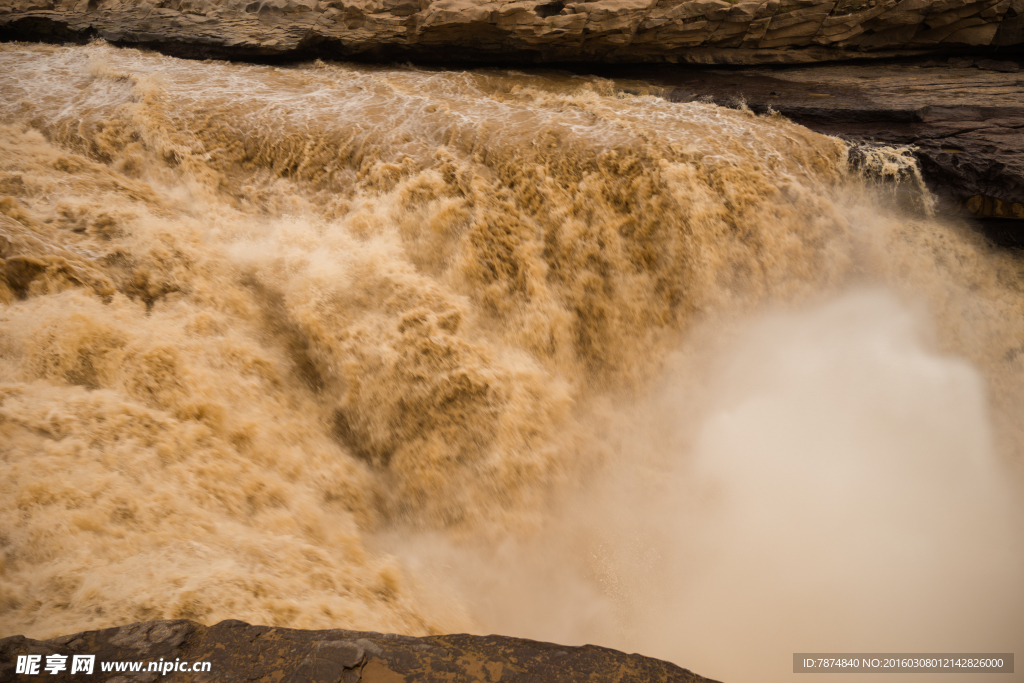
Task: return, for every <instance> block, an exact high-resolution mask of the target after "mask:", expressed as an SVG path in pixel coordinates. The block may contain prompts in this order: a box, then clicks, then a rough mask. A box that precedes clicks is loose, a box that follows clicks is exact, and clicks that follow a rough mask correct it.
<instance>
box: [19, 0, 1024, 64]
mask: <svg viewBox="0 0 1024 683" xmlns="http://www.w3.org/2000/svg"><path fill="white" fill-rule="evenodd" d="M69 35H78V36H85V35H96V36H99V37H102V38H105V39H107V40H109V41H111V42H117V43H125V44H134V45H149V46H153V47H157V48H159V49H162V50H164V51H168V52H170V53H172V54H177V55H179V56H210V57H228V58H252V57H255V56H274V55H277V56H283V55H290V56H292V57H295V56H303V55H304V56H312V55H316V56H324V57H331V58H344V59H350V58H358V59H366V60H373V61H381V60H385V61H389V60H405V59H412V60H415V61H442V62H444V63H451V62H452V61H453V60H462V61H467V60H475V61H486V62H490V63H505V64H508V63H516V64H540V63H569V62H577V63H579V62H583V63H598V62H604V63H639V62H645V63H651V62H669V63H684V62H691V63H704V64H710V63H729V64H761V63H794V62H805V63H806V62H820V61H824V60H834V59H850V58H860V57H866V56H894V55H906V54H920V53H924V52H935V51H939V52H948V51H950V50H964V49H979V48H987V49H989V50H994V49H1006V48H1009V47H1013V46H1020V45H1022V44H1024V0H582V1H580V0H252V1H250V0H9V1H8V2H5V3H0V37H2V38H4V39H7V40H10V39H18V37H19V36H20V39H22V40H37V39H45V38H46V37H47V36H53V37H59V36H63V37H67V36H69Z"/></svg>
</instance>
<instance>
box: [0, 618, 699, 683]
mask: <svg viewBox="0 0 1024 683" xmlns="http://www.w3.org/2000/svg"><path fill="white" fill-rule="evenodd" d="M32 655H35V656H38V657H39V658H40V659H39V660H38V663H39V664H40V666H39V674H41V675H42V676H43V677H44V678H45V679H46V680H47V681H52V682H53V683H59V682H63V681H71V680H83V679H88V680H91V681H97V682H99V681H111V683H122V682H124V681H129V680H130V681H136V682H138V683H151V682H152V681H156V680H161V681H167V682H168V683H173V682H174V681H189V682H190V683H204V682H205V681H217V682H218V683H247V682H249V681H272V682H274V683H342V682H344V683H357V682H360V681H361V682H363V683H402V682H403V681H408V682H410V683H411V682H412V681H434V680H444V681H451V682H452V683H458V682H460V681H480V682H481V683H483V682H496V681H502V682H503V683H520V682H521V683H532V682H534V681H559V682H560V683H575V682H577V681H579V682H582V681H587V682H588V683H601V682H603V681H608V682H609V683H610V682H612V681H617V682H623V683H625V682H628V681H638V682H639V681H644V682H645V683H646V682H651V683H654V682H660V683H715V682H714V681H710V680H709V679H706V678H703V677H701V676H698V675H697V674H695V673H692V672H690V671H687V670H686V669H681V668H679V667H678V666H675V665H674V664H670V663H668V662H663V661H661V660H658V659H650V658H648V657H642V656H640V655H627V654H624V653H622V652H618V651H616V650H609V649H607V648H602V647H594V646H592V645H587V646H584V647H566V646H562V645H554V644H551V643H539V642H535V641H532V640H523V639H520V638H507V637H503V636H470V635H450V636H430V637H425V638H413V637H410V636H396V635H387V634H380V633H366V632H357V631H342V630H331V631H301V630H294V629H284V628H271V627H268V626H250V625H249V624H246V623H243V622H241V621H224V622H221V623H219V624H217V625H216V626H210V627H206V626H202V625H200V624H197V623H194V622H191V621H185V620H176V621H150V622H143V623H138V624H130V625H128V626H122V627H118V628H108V629H104V630H101V631H87V632H85V633H76V634H74V635H69V636H64V637H61V638H55V639H53V640H45V641H39V640H31V639H28V638H24V637H21V636H14V637H10V638H4V639H2V640H0V681H5V682H6V681H22V680H23V681H34V680H39V678H40V675H39V674H37V675H27V674H19V673H18V672H17V660H18V657H19V656H21V657H27V656H32ZM54 655H56V656H57V657H56V660H55V661H56V662H59V663H62V664H63V665H64V666H65V668H64V669H63V670H58V671H56V672H54V673H51V672H48V671H45V670H44V669H43V667H45V666H46V663H47V662H48V661H52V660H48V659H47V658H49V657H53V656H54ZM75 655H93V656H94V657H95V659H94V660H93V662H92V665H93V673H92V675H87V674H83V673H81V672H79V673H76V674H71V665H70V664H69V663H70V662H73V661H74V656H75ZM61 658H64V659H63V660H62V659H61ZM23 661H26V660H23ZM150 662H153V663H156V664H158V665H159V666H157V667H156V668H157V669H158V670H160V673H155V672H154V671H150V670H149V669H150V667H149V664H150ZM182 662H184V664H182ZM111 663H115V664H114V665H111V666H110V667H109V668H111V669H116V668H117V667H116V663H120V664H122V665H123V664H125V663H141V665H140V666H141V670H140V671H139V672H128V673H125V670H126V668H125V667H124V666H122V667H121V668H122V672H120V673H118V672H117V671H116V670H114V671H103V668H104V664H111ZM165 663H167V664H173V666H165ZM196 664H199V666H198V667H196ZM165 669H166V672H164V670H165ZM182 669H188V670H187V671H183V670H182ZM192 669H196V670H195V671H193V670H192Z"/></svg>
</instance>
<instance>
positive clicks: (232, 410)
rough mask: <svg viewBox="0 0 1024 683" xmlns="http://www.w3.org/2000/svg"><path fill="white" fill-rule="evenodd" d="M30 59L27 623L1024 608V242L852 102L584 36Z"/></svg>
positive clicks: (999, 647) (420, 626)
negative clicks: (551, 41)
mask: <svg viewBox="0 0 1024 683" xmlns="http://www.w3.org/2000/svg"><path fill="white" fill-rule="evenodd" d="M0 66H2V68H0V92H2V93H3V97H2V98H0V195H3V197H2V198H0V211H2V215H0V249H2V254H0V256H2V257H3V259H4V261H3V263H4V266H3V267H4V270H3V273H2V274H3V276H4V278H3V280H0V282H2V283H3V284H2V285H0V462H2V467H3V476H2V477H0V491H2V495H0V549H2V552H3V555H2V564H0V634H2V635H11V634H15V633H20V634H25V635H29V636H33V637H50V636H55V635H58V634H62V633H71V632H74V631H79V630H84V629H92V628H100V627H106V626H110V625H115V624H120V623H125V622H130V621H137V620H143V619H152V618H179V617H184V618H190V619H195V620H198V621H202V622H204V623H215V622H217V621H219V620H222V619H227V618H234V619H241V620H244V621H248V622H251V623H260V624H272V625H283V626H291V627H302V628H328V627H339V628H347V629H362V630H378V631H387V632H399V633H409V634H426V633H451V632H465V631H469V632H481V633H489V632H501V633H507V634H509V635H520V636H526V637H534V638H544V639H550V640H554V641H557V642H566V643H570V642H571V643H582V642H595V643H598V644H601V645H607V646H610V647H617V648H623V649H629V650H630V651H633V650H636V651H640V652H642V653H643V654H648V655H652V656H658V657H663V658H667V659H671V660H673V661H676V662H678V663H680V664H681V665H683V666H687V667H689V668H692V669H694V670H696V671H698V672H700V673H702V674H704V675H708V676H711V677H713V678H721V679H724V680H782V679H784V678H787V676H788V674H787V671H788V667H789V665H790V662H791V654H792V652H796V651H811V650H815V649H817V650H818V651H866V650H877V651H913V650H914V649H915V648H918V651H935V650H946V649H948V650H958V651H967V650H971V649H973V650H975V651H1006V650H1007V649H1008V648H1009V649H1012V644H1013V643H1014V642H1016V643H1019V642H1020V640H1019V636H1020V634H1021V633H1022V625H1021V617H1020V609H1019V608H1020V607H1021V604H1022V596H1021V591H1022V587H1021V582H1020V576H1021V572H1020V570H1021V569H1022V568H1024V565H1022V563H1021V552H1020V551H1021V548H1020V540H1019V539H1020V538H1022V537H1024V536H1021V535H1020V534H1019V530H1020V523H1021V519H1022V514H1021V508H1020V490H1021V489H1020V467H1021V464H1022V462H1024V460H1022V458H1024V428H1022V425H1021V419H1020V416H1021V414H1022V406H1024V402H1022V396H1024V262H1022V261H1021V258H1020V256H1019V254H1015V253H1010V252H998V251H992V250H991V249H990V248H989V247H987V246H986V245H985V244H984V243H983V242H982V241H981V240H980V239H979V238H978V237H977V236H975V235H974V234H973V233H972V232H971V231H970V230H968V229H966V228H965V227H964V226H963V225H960V224H957V223H955V222H951V221H949V220H940V219H937V218H932V217H929V216H928V215H927V213H926V212H925V211H924V209H925V208H926V205H927V202H926V201H923V200H922V201H921V202H919V203H918V207H917V208H916V209H907V208H905V207H901V206H900V205H899V203H898V202H896V201H894V200H893V198H892V197H893V195H892V193H891V191H890V190H888V189H886V188H885V187H881V186H878V185H876V184H874V183H873V182H872V181H870V179H867V178H865V177H863V176H862V172H860V171H857V172H855V171H853V170H851V169H850V167H849V166H848V164H847V159H848V149H847V147H846V145H845V143H843V142H842V141H840V140H838V139H836V138H832V137H828V136H824V135H820V134H816V133H813V132H811V131H810V130H807V129H806V128H803V127H801V126H799V125H796V124H794V123H791V122H789V121H787V120H786V119H784V118H782V117H780V116H757V115H755V114H753V113H751V112H749V111H742V110H735V109H726V108H721V107H717V106H715V105H712V104H706V103H701V102H689V103H673V102H669V101H667V100H666V99H664V98H662V97H655V96H653V95H650V94H645V92H648V91H644V90H643V89H642V88H641V89H640V90H637V89H636V88H635V87H634V86H630V88H631V89H633V90H634V91H635V94H628V93H624V92H623V87H625V86H623V85H622V84H620V83H616V82H614V81H611V80H607V79H601V78H596V77H587V76H572V75H569V74H560V73H548V72H545V73H522V72H516V71H504V70H482V71H470V72H465V71H458V72H455V71H451V72H449V71H443V70H437V69H430V70H421V69H417V68H414V67H411V66H408V67H370V66H354V65H345V64H327V63H323V62H315V63H307V64H301V65H294V66H288V67H281V66H259V65H245V64H230V63H226V62H216V61H206V62H194V61H182V60H176V59H174V58H171V57H166V56H161V55H158V54H153V53H147V52H142V51H137V50H131V49H116V48H113V47H110V46H107V45H105V44H103V43H93V44H90V45H86V46H67V47H62V46H50V45H32V44H22V43H7V44H4V45H2V46H0ZM907 163H909V162H908V157H907V155H906V154H905V153H903V152H900V151H899V150H890V151H888V152H886V151H884V150H883V151H881V152H879V153H878V157H877V159H875V170H876V171H878V172H880V173H882V174H883V175H884V174H886V173H888V174H889V175H890V176H893V177H896V176H900V177H904V176H907V172H906V169H907V166H906V165H907ZM901 169H902V170H901ZM901 174H902V175H901ZM910 175H913V174H910ZM907 177H909V176H907ZM907 182H911V181H909V180H908V181H907ZM918 189H920V188H918ZM814 539H818V540H817V541H815V540H814ZM865 549H866V550H865ZM935 596H942V599H941V600H939V599H936V598H935ZM1015 638H1016V640H1014V639H1015ZM737 648H739V651H742V653H743V654H742V655H737V654H736V652H737ZM776 655H778V657H779V661H778V662H776V661H775V660H774V659H772V658H773V657H775V656H776ZM765 662H771V663H767V664H766V663H765ZM780 662H781V663H780ZM844 680H845V679H844Z"/></svg>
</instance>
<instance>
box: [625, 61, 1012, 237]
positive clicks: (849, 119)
mask: <svg viewBox="0 0 1024 683" xmlns="http://www.w3.org/2000/svg"><path fill="white" fill-rule="evenodd" d="M610 75H612V74H610ZM613 75H616V76H619V77H635V78H642V79H643V80H645V81H647V82H651V83H655V84H658V85H661V86H663V87H665V88H666V96H667V97H669V98H670V99H672V100H674V101H677V102H687V101H692V100H696V99H700V98H706V99H710V100H711V101H714V102H716V103H718V104H723V105H726V106H747V107H749V108H750V109H751V110H753V111H756V112H759V113H764V112H767V111H769V109H771V110H774V111H777V112H779V113H781V114H782V115H784V116H786V117H788V118H790V119H792V120H794V121H796V122H798V123H801V124H803V125H805V126H807V127H809V128H811V129H813V130H816V131H819V132H822V133H827V134H830V135H836V136H838V137H841V138H843V139H845V140H847V141H850V142H852V143H855V144H857V143H865V144H868V145H892V146H898V145H910V146H912V147H913V154H914V156H916V157H917V159H918V161H919V162H920V165H921V172H922V176H923V177H924V180H925V183H926V184H927V186H928V188H929V189H930V190H931V191H932V192H933V193H934V194H935V195H936V196H937V197H938V199H939V204H938V207H937V208H938V210H939V211H940V212H943V213H953V214H958V215H961V216H967V217H973V218H976V219H979V220H981V221H984V228H985V230H986V232H988V233H989V234H990V235H991V236H992V237H993V238H995V239H996V240H997V241H999V242H1000V243H1006V244H1010V245H1015V246H1021V247H1024V70H1022V69H1021V63H1020V61H1018V60H1016V59H1000V60H992V59H988V58H984V57H971V56H963V57H954V58H949V59H943V60H941V61H937V60H932V61H918V62H917V63H873V64H863V63H861V64H819V65H813V66H805V67H790V68H770V67H754V68H741V69H700V70H698V69H683V68H677V69H673V70H667V69H663V70H651V69H649V68H648V69H644V70H635V69H634V70H619V71H616V72H615V73H614V74H613Z"/></svg>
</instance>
